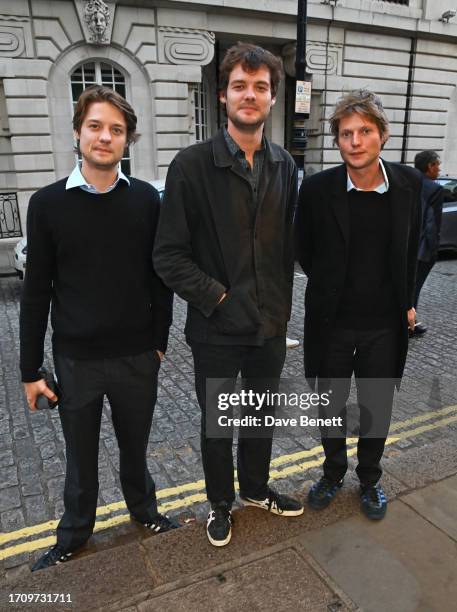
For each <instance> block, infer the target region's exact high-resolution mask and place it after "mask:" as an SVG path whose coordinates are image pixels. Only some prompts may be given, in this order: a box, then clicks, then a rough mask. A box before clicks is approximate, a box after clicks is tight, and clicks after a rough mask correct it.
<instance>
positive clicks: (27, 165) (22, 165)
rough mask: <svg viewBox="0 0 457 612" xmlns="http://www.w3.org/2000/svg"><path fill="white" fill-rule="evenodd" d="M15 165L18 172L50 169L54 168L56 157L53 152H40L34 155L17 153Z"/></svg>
mask: <svg viewBox="0 0 457 612" xmlns="http://www.w3.org/2000/svg"><path fill="white" fill-rule="evenodd" d="M14 166H15V168H16V172H22V171H25V172H30V171H31V170H35V171H43V170H45V171H49V170H51V171H52V170H54V158H53V156H52V155H51V154H39V153H35V154H34V155H15V156H14Z"/></svg>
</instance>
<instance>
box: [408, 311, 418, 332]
mask: <svg viewBox="0 0 457 612" xmlns="http://www.w3.org/2000/svg"><path fill="white" fill-rule="evenodd" d="M407 315H408V327H409V329H410V330H411V331H414V326H415V325H416V309H415V308H410V309H409V310H408V312H407Z"/></svg>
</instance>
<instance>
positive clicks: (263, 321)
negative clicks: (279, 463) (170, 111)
mask: <svg viewBox="0 0 457 612" xmlns="http://www.w3.org/2000/svg"><path fill="white" fill-rule="evenodd" d="M281 72H282V67H281V61H280V60H279V58H276V57H275V56H273V55H272V54H271V53H269V52H268V51H265V50H264V49H262V48H260V47H256V46H254V45H250V44H242V43H240V44H238V45H236V46H234V47H232V48H231V49H229V50H228V52H227V54H226V56H225V58H224V60H223V62H222V64H221V68H220V75H221V94H220V99H221V101H222V103H224V104H225V107H226V112H227V116H228V125H227V127H223V128H222V129H221V130H220V131H219V132H218V133H217V134H216V135H215V137H214V138H212V139H211V140H209V141H207V142H203V143H200V144H196V145H193V146H191V147H189V148H188V149H186V150H184V151H182V152H181V153H179V154H178V155H177V156H176V158H175V159H174V160H173V162H172V164H171V165H170V169H169V172H168V176H167V182H166V189H165V198H164V203H163V206H162V212H161V218H160V223H159V230H158V234H157V242H156V247H155V250H154V265H155V268H156V270H157V272H158V274H159V275H160V276H161V277H162V279H163V280H164V282H165V284H166V285H168V286H169V287H170V288H171V289H173V291H175V292H176V293H177V294H178V295H179V296H181V297H182V298H183V299H185V300H186V301H187V302H188V315H187V322H186V328H185V334H186V339H187V342H188V343H189V344H190V346H191V349H192V353H193V357H194V365H195V382H196V391H197V397H198V401H199V404H200V407H201V410H202V436H201V450H202V459H203V468H204V471H205V481H206V490H207V495H208V499H209V501H210V503H211V512H210V513H209V515H208V522H207V535H208V539H209V541H210V542H211V543H212V544H213V545H215V546H224V545H225V544H228V542H229V541H230V538H231V524H232V518H231V506H232V502H233V501H234V499H235V488H234V472H233V457H232V439H233V434H232V431H231V429H230V430H229V431H228V434H227V436H226V437H225V438H224V437H222V433H220V434H218V433H217V431H216V432H211V431H209V427H208V425H209V423H210V422H212V419H215V418H216V417H217V414H218V405H217V397H216V395H217V394H215V393H213V391H212V389H211V387H212V383H214V382H215V381H214V380H212V379H216V380H219V381H220V380H221V379H222V380H223V382H222V387H223V388H224V391H226V392H230V391H231V390H232V389H233V387H234V384H235V379H236V377H237V376H238V373H239V372H240V371H241V375H242V377H243V379H244V381H245V385H246V387H247V388H248V389H250V390H255V391H256V392H261V391H266V390H267V389H268V390H269V391H271V392H275V391H276V389H277V387H278V379H279V376H280V374H281V371H282V368H283V364H284V358H285V349H286V336H285V334H286V326H287V321H288V319H289V316H290V309H291V299H292V279H293V245H292V219H293V213H294V208H295V203H296V193H297V173H296V168H295V164H294V162H293V160H292V158H291V157H290V155H289V154H288V153H287V152H286V151H284V150H283V149H282V148H281V147H279V146H277V145H274V144H272V143H270V142H269V141H268V140H267V139H266V138H265V136H264V134H263V127H264V123H265V120H266V119H267V117H268V115H269V113H270V110H271V107H272V106H273V104H274V102H275V95H276V92H277V88H278V84H279V81H280V77H281ZM246 411H247V412H249V411H251V412H254V413H255V406H252V405H251V406H249V407H247V408H246ZM264 434H265V435H264V437H262V438H257V437H256V438H253V437H252V431H251V432H246V431H245V432H243V431H240V438H239V443H238V481H239V485H240V496H241V499H242V501H243V502H244V503H245V504H249V505H253V506H256V507H259V508H263V509H265V510H268V511H270V512H273V513H275V514H280V515H283V516H294V515H298V514H301V513H302V512H303V508H302V506H301V504H299V503H298V502H296V501H295V500H293V499H290V498H288V497H286V496H285V495H279V494H277V493H275V492H274V491H273V490H271V489H270V488H269V487H268V479H269V464H270V456H271V435H272V434H271V433H270V434H266V433H265V432H264Z"/></svg>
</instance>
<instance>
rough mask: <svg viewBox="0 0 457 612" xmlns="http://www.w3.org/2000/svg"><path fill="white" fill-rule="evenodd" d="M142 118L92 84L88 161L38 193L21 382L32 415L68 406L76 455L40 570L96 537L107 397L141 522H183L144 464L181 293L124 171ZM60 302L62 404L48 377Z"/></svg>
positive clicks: (154, 208) (76, 122) (151, 214)
mask: <svg viewBox="0 0 457 612" xmlns="http://www.w3.org/2000/svg"><path fill="white" fill-rule="evenodd" d="M136 123H137V118H136V116H135V113H134V111H133V109H132V107H131V106H130V105H129V104H128V102H127V101H126V100H124V98H122V96H120V95H119V94H118V93H117V92H115V91H113V90H111V89H109V88H107V87H102V86H98V85H95V86H93V87H89V88H87V89H86V90H85V91H84V92H83V93H82V94H81V96H80V98H79V100H78V103H77V105H76V109H75V114H74V117H73V127H74V135H75V138H76V143H77V144H76V149H77V151H78V153H80V155H81V157H82V164H81V165H80V164H79V163H78V164H77V165H76V167H75V169H74V170H73V172H72V173H71V174H70V176H69V177H67V178H64V179H62V180H60V181H58V182H57V183H54V184H52V185H48V186H47V187H44V188H43V189H40V190H39V191H38V192H37V193H35V194H34V195H33V196H32V198H31V200H30V204H29V209H28V214H27V241H28V253H27V273H26V275H25V281H24V291H23V295H22V301H21V315H20V335H21V373H22V381H23V383H24V387H25V392H26V395H27V401H28V403H29V406H30V409H31V410H36V408H37V405H36V404H37V401H39V400H40V396H45V397H46V398H48V399H49V400H51V401H53V400H54V401H55V400H56V399H58V401H59V416H60V421H61V424H62V431H63V435H64V437H65V448H66V459H67V469H66V477H65V489H64V502H65V512H64V515H63V517H62V518H61V520H60V522H59V525H58V527H57V544H56V545H55V546H53V547H52V548H51V549H50V550H48V551H47V552H46V553H45V554H44V555H43V556H41V557H40V558H39V559H38V560H37V561H36V563H35V565H34V566H33V568H32V571H35V570H40V569H44V568H46V567H49V566H52V565H56V564H57V563H62V562H63V561H67V560H68V559H70V558H71V556H72V555H73V553H75V551H77V550H78V549H79V548H81V546H83V544H84V543H85V542H86V540H87V539H88V538H89V537H90V535H91V534H92V531H93V528H94V524H95V516H96V509H97V497H98V446H99V438H100V424H101V417H102V408H103V399H104V397H105V396H106V397H107V398H108V400H109V402H110V406H111V414H112V420H113V425H114V430H115V433H116V437H117V441H118V444H119V449H120V468H119V476H120V481H121V485H122V491H123V493H124V497H125V501H126V503H127V507H128V509H129V511H130V514H131V516H132V517H133V518H134V519H135V520H137V521H139V522H140V523H142V524H143V525H144V526H145V527H147V528H148V529H150V530H151V531H152V532H153V533H161V532H164V531H168V530H169V529H173V528H175V527H176V526H177V524H176V523H175V522H174V521H172V520H170V519H168V518H167V517H166V516H162V515H161V514H159V513H158V510H157V500H156V494H155V485H154V481H153V480H152V478H151V475H150V473H149V470H148V467H147V463H146V449H147V445H148V440H149V432H150V429H151V423H152V415H153V412H154V404H155V401H156V397H157V377H158V372H159V368H160V362H161V359H162V357H163V354H164V353H165V351H166V348H167V342H168V330H169V327H170V324H171V315H172V302H173V297H172V293H171V292H170V291H169V289H167V287H165V285H164V284H163V283H162V281H161V280H160V279H159V277H158V276H157V274H156V273H155V271H154V268H153V266H152V248H153V243H154V235H155V231H156V228H157V222H158V218H159V209H160V198H159V194H158V193H157V191H156V190H155V189H154V188H153V187H152V186H151V185H149V183H146V182H145V181H140V180H137V179H134V178H133V177H127V176H125V175H124V174H123V173H122V172H121V171H120V169H119V162H120V160H121V159H122V156H123V155H124V151H125V147H126V146H127V145H128V144H130V143H133V142H135V140H136V138H137V134H136ZM50 306H51V322H52V328H53V336H52V345H53V355H54V365H55V369H56V374H57V378H58V383H59V387H60V390H59V391H58V394H59V397H58V398H57V397H56V396H55V394H54V393H53V391H52V390H51V389H50V388H49V387H48V385H47V384H46V382H45V380H44V379H43V376H42V372H40V370H39V368H40V367H41V365H42V362H43V349H44V339H45V333H46V326H47V321H48V313H49V307H50ZM41 399H43V398H41Z"/></svg>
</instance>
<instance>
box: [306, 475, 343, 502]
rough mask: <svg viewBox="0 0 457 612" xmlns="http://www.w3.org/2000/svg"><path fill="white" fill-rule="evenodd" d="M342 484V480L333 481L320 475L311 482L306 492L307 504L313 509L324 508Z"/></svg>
mask: <svg viewBox="0 0 457 612" xmlns="http://www.w3.org/2000/svg"><path fill="white" fill-rule="evenodd" d="M342 486H343V481H342V480H340V481H339V482H335V481H334V480H329V479H328V478H325V476H322V478H321V479H320V480H319V481H318V482H316V483H314V484H313V486H312V487H311V489H310V490H309V493H308V504H309V505H310V506H311V508H313V509H314V510H323V509H324V508H326V507H327V506H328V505H329V504H330V502H331V501H332V499H333V498H334V497H335V495H336V494H337V492H338V491H339V490H340V489H341V487H342Z"/></svg>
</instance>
